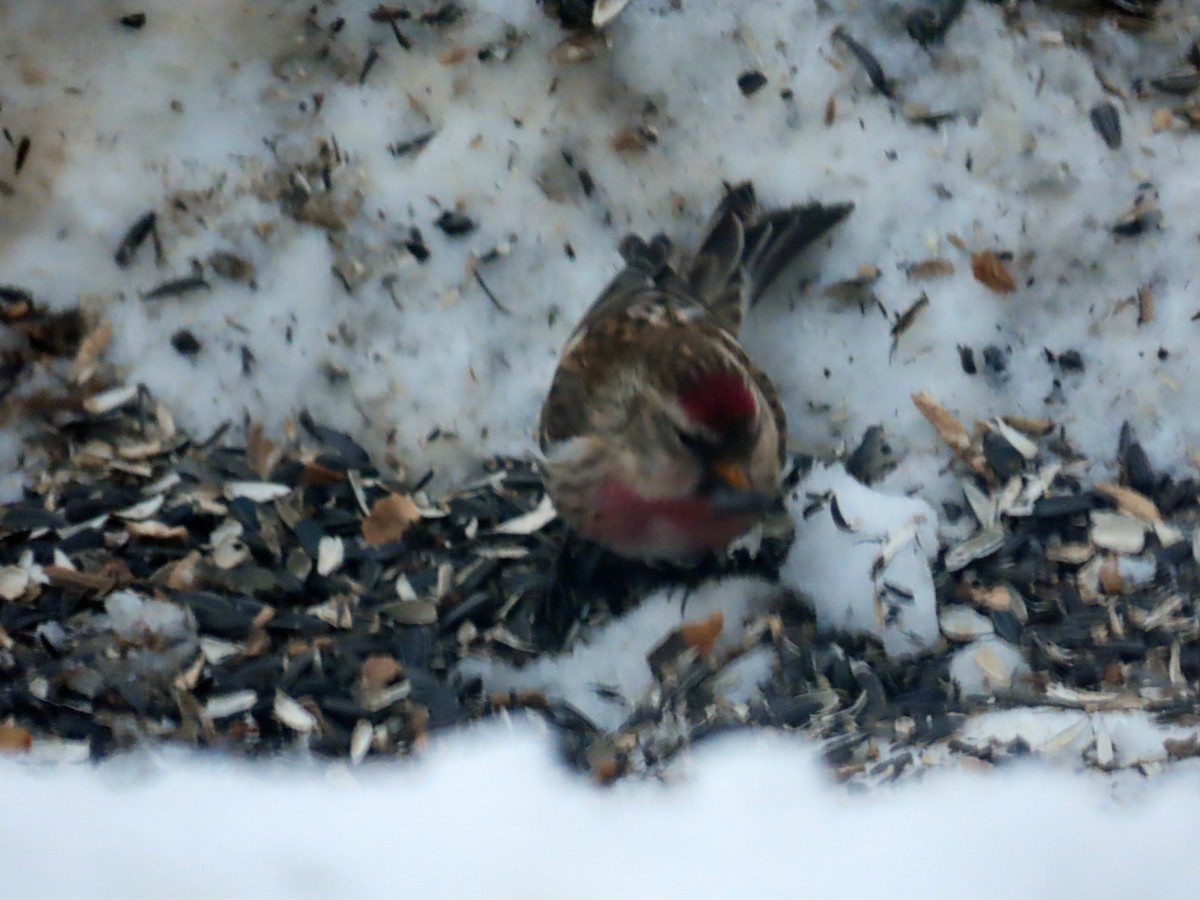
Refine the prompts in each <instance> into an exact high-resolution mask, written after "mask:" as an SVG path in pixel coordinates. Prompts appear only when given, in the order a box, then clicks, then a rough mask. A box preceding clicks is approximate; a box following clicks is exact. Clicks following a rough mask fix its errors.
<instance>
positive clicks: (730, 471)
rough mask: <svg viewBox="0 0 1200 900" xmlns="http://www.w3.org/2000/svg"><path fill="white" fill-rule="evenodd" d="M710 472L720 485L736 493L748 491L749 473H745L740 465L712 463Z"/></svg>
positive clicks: (725, 462)
mask: <svg viewBox="0 0 1200 900" xmlns="http://www.w3.org/2000/svg"><path fill="white" fill-rule="evenodd" d="M712 471H713V474H714V475H716V476H717V480H718V481H720V482H721V484H724V485H727V486H729V487H731V488H733V489H734V490H736V491H748V490H750V473H749V472H747V471H746V467H745V466H744V465H742V464H741V463H736V462H727V461H718V462H714V463H713V464H712Z"/></svg>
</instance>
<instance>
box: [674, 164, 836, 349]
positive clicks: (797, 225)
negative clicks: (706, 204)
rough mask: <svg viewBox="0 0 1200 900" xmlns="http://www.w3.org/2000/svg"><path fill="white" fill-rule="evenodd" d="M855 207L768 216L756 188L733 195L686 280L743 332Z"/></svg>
mask: <svg viewBox="0 0 1200 900" xmlns="http://www.w3.org/2000/svg"><path fill="white" fill-rule="evenodd" d="M853 209H854V204H853V203H838V204H833V205H829V206H826V205H824V204H821V203H817V202H812V203H808V204H805V205H803V206H792V207H788V208H786V209H780V210H773V211H771V212H764V211H763V210H762V209H761V208H760V207H759V204H758V200H757V198H756V196H755V193H754V185H753V184H751V183H750V182H743V183H742V184H739V185H736V186H734V187H733V188H731V189H730V190H729V192H728V193H727V194H726V195H725V197H724V199H723V200H722V201H721V203H720V205H719V206H718V207H717V209H716V212H714V213H713V217H712V219H711V220H710V222H709V224H708V228H707V231H706V234H705V238H704V241H703V242H702V243H701V245H700V249H699V250H698V251H697V252H696V254H695V256H694V257H693V258H692V261H691V264H690V265H689V266H688V269H687V274H686V281H687V284H688V286H689V287H690V288H691V290H692V291H693V292H694V293H695V294H696V295H697V296H698V297H700V298H701V299H702V300H703V301H704V302H705V303H706V304H708V306H709V308H710V309H711V311H712V313H713V315H714V316H715V317H716V318H717V320H718V321H719V322H720V323H721V324H722V325H723V326H724V327H726V328H727V329H729V330H730V331H731V332H733V333H735V334H736V333H737V331H738V329H739V328H740V327H741V324H742V320H743V319H744V318H745V315H746V310H747V308H748V307H749V305H750V304H751V303H752V302H754V301H755V300H756V299H758V297H759V296H760V295H761V294H762V293H763V292H764V291H766V290H767V288H769V287H770V286H771V284H772V282H774V281H775V279H776V278H778V277H779V274H780V273H781V272H782V271H783V270H784V269H785V268H786V267H787V266H788V265H789V264H790V263H791V262H792V260H794V259H795V258H796V257H797V256H798V255H799V254H800V253H801V252H802V251H803V250H804V249H805V248H806V247H808V246H809V245H810V244H812V243H813V242H815V241H816V240H818V239H819V238H820V237H821V236H822V235H823V234H825V233H826V232H827V231H829V230H830V229H831V228H833V227H834V226H835V225H837V224H838V223H839V222H841V221H842V219H844V218H846V216H848V215H849V214H850V212H851V210H853Z"/></svg>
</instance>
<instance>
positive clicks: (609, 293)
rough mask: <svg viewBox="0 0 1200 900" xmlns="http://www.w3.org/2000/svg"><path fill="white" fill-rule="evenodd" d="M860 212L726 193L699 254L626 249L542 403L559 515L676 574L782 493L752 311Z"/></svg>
mask: <svg viewBox="0 0 1200 900" xmlns="http://www.w3.org/2000/svg"><path fill="white" fill-rule="evenodd" d="M851 209H853V204H849V203H843V204H838V205H834V206H823V205H821V204H819V203H809V204H807V205H805V206H796V207H791V208H788V209H782V210H778V211H774V212H766V211H763V210H761V209H760V208H759V206H758V201H757V199H756V198H755V194H754V186H753V185H752V184H750V183H745V184H740V185H738V186H736V187H734V188H732V189H731V190H730V191H729V192H728V193H727V194H726V195H725V198H724V199H723V200H722V201H721V203H720V205H719V206H718V207H717V210H716V212H715V213H714V214H713V217H712V220H711V221H710V223H709V226H708V229H707V231H706V233H705V237H704V239H703V241H702V243H701V244H700V248H699V250H697V251H696V253H695V255H694V256H692V257H691V258H682V257H680V256H678V255H677V254H676V252H675V250H674V248H673V246H672V244H671V242H670V240H668V239H667V238H666V237H665V236H663V235H658V236H657V237H655V238H653V239H652V240H651V241H650V242H649V243H646V242H645V241H643V240H641V239H640V238H638V237H636V236H634V235H629V236H627V237H626V238H625V239H624V240H623V241H622V243H621V255H622V257H624V260H625V268H624V269H623V270H622V271H621V272H620V273H619V274H618V275H617V276H616V277H615V278H614V279H613V280H612V281H611V282H610V283H609V285H608V287H606V288H605V289H604V291H603V292H602V293H601V294H600V297H599V299H597V300H596V302H595V303H594V304H593V305H592V307H591V309H589V310H588V312H587V314H586V315H585V316H584V317H583V321H582V322H580V323H579V325H578V327H577V328H576V329H575V332H574V333H573V334H572V335H571V338H570V340H568V341H567V345H566V346H565V347H564V348H563V351H562V357H561V359H560V360H559V364H558V369H557V371H556V372H555V374H554V382H553V384H552V385H551V386H550V393H549V395H548V396H547V397H546V402H545V404H544V405H543V406H542V416H541V425H540V428H539V442H540V444H541V448H542V453H543V454H544V461H543V475H544V478H545V482H546V490H547V491H548V492H549V494H550V498H551V500H552V501H553V502H554V505H555V507H556V508H557V510H558V513H559V515H561V516H562V518H563V519H564V521H566V523H567V524H568V525H569V526H571V527H572V528H573V529H575V531H577V532H578V533H579V534H580V535H582V536H583V537H585V538H588V539H590V540H592V541H595V542H596V543H598V544H601V545H603V546H605V547H607V548H609V549H610V550H614V551H616V552H617V553H619V554H621V555H622V556H627V557H634V558H637V559H644V560H669V561H675V562H685V561H689V560H693V559H695V558H696V557H697V556H699V555H700V554H701V553H703V552H704V551H707V550H711V549H718V548H721V547H724V546H726V545H727V544H728V543H729V542H730V541H731V540H733V539H734V538H735V537H737V536H738V535H740V534H742V533H743V532H745V531H746V530H747V529H749V528H750V527H751V525H753V524H754V523H755V522H756V521H758V519H760V518H761V517H762V515H763V514H764V513H765V512H766V510H767V509H768V508H769V507H770V505H771V504H772V503H773V502H774V500H775V499H776V497H777V495H778V490H779V485H778V482H779V475H780V468H781V464H782V462H783V458H784V445H785V440H786V434H787V428H786V424H785V419H784V413H783V408H782V407H781V406H780V404H779V399H778V397H777V395H776V392H775V388H774V387H773V386H772V384H771V382H770V380H769V379H768V378H767V376H766V375H764V374H763V373H762V372H761V371H760V370H759V369H758V367H757V366H755V365H754V363H753V362H751V361H750V358H749V357H748V356H747V355H746V352H745V351H744V350H743V349H742V347H741V345H740V344H739V343H738V341H737V333H738V330H739V328H740V326H741V324H742V320H743V318H744V316H745V314H746V311H747V308H748V307H749V305H750V304H751V303H752V302H753V301H754V300H755V299H756V298H757V297H758V296H759V295H760V294H761V293H762V292H763V291H765V290H766V289H767V287H769V286H770V284H771V282H772V281H773V280H774V279H775V278H776V276H778V275H779V273H780V272H781V271H782V270H783V269H784V267H785V266H787V264H788V263H789V262H791V261H792V259H794V258H795V257H796V255H797V254H798V253H800V251H802V250H803V249H804V248H805V247H807V246H808V245H809V244H811V243H812V242H813V241H815V240H816V239H817V238H819V237H820V236H821V235H822V234H824V233H825V232H826V231H828V230H829V229H830V228H832V227H833V226H834V225H836V224H837V223H838V222H840V221H841V220H842V219H844V218H845V217H846V216H847V215H848V214H849V213H850V211H851Z"/></svg>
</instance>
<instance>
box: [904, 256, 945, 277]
mask: <svg viewBox="0 0 1200 900" xmlns="http://www.w3.org/2000/svg"><path fill="white" fill-rule="evenodd" d="M907 274H908V277H909V278H910V279H912V280H913V281H917V280H919V279H922V278H941V277H942V276H944V275H953V274H954V263H952V262H950V260H948V259H946V258H945V257H941V256H939V257H936V258H934V259H923V260H921V261H919V262H915V263H913V264H912V265H911V266H909V267H908V272H907Z"/></svg>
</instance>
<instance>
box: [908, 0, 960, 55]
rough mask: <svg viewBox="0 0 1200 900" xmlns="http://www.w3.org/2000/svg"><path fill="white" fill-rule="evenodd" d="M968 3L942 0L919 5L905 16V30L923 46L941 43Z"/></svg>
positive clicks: (957, 0) (958, 0)
mask: <svg viewBox="0 0 1200 900" xmlns="http://www.w3.org/2000/svg"><path fill="white" fill-rule="evenodd" d="M966 5H967V4H966V0H940V2H936V3H931V4H929V5H927V6H921V7H918V8H917V9H914V10H913V11H912V12H910V13H909V14H908V16H907V17H906V18H905V20H904V27H905V30H906V31H907V32H908V36H909V37H911V38H912V39H913V40H914V41H916V42H917V43H918V44H920V45H921V46H922V47H928V46H929V45H930V44H936V43H939V42H940V41H941V40H942V38H944V37H945V36H946V32H947V31H948V30H949V29H950V26H951V25H953V24H954V22H955V21H956V20H957V19H958V17H959V16H960V15H962V11H963V8H964V7H965V6H966Z"/></svg>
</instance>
